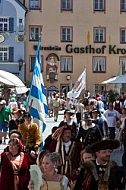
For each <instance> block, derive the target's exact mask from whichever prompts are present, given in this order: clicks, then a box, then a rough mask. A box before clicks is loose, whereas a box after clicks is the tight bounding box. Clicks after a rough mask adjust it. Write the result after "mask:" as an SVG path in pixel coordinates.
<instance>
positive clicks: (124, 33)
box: [120, 28, 126, 43]
mask: <svg viewBox="0 0 126 190" xmlns="http://www.w3.org/2000/svg"><path fill="white" fill-rule="evenodd" d="M120 42H121V43H126V28H124V29H121V30H120Z"/></svg>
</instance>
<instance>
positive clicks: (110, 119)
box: [104, 109, 120, 127]
mask: <svg viewBox="0 0 126 190" xmlns="http://www.w3.org/2000/svg"><path fill="white" fill-rule="evenodd" d="M104 116H105V118H106V122H107V124H108V127H116V119H117V118H118V119H119V118H120V113H119V112H118V111H116V110H114V109H113V110H112V111H111V110H106V111H105V112H104Z"/></svg>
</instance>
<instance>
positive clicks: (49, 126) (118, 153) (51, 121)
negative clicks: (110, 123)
mask: <svg viewBox="0 0 126 190" xmlns="http://www.w3.org/2000/svg"><path fill="white" fill-rule="evenodd" d="M63 112H64V111H60V112H59V117H58V121H57V122H55V121H54V118H53V117H47V118H46V122H47V127H46V129H45V131H44V133H43V135H42V137H43V141H44V140H45V138H46V137H47V136H48V135H49V134H51V130H52V128H53V127H54V126H58V125H59V123H60V121H61V120H63ZM117 134H118V129H117V131H116V136H117ZM7 142H8V139H7ZM6 146H7V145H3V144H2V145H0V153H1V152H2V151H3V149H4V148H5V147H6ZM122 154H123V150H120V149H119V148H118V149H116V150H114V151H113V153H112V155H111V159H112V160H114V161H116V162H117V164H118V165H119V166H121V165H122V164H121V158H122Z"/></svg>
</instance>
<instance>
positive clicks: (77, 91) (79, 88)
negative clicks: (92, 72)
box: [67, 69, 86, 99]
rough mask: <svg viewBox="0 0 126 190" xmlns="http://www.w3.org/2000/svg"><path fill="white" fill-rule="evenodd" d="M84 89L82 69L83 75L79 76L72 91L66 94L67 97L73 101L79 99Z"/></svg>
mask: <svg viewBox="0 0 126 190" xmlns="http://www.w3.org/2000/svg"><path fill="white" fill-rule="evenodd" d="M85 88H86V69H84V71H83V73H82V74H81V75H80V76H79V78H78V79H77V81H76V82H75V84H74V87H73V88H72V90H71V91H69V92H68V93H67V97H69V98H70V99H75V98H77V97H79V95H80V93H81V91H82V90H83V89H85Z"/></svg>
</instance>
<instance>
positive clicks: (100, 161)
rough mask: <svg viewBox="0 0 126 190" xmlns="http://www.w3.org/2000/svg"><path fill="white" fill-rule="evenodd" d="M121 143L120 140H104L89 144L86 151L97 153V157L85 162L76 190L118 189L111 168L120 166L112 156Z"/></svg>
mask: <svg viewBox="0 0 126 190" xmlns="http://www.w3.org/2000/svg"><path fill="white" fill-rule="evenodd" d="M119 145H120V143H119V141H118V140H102V141H100V142H96V143H93V144H91V145H89V146H87V148H86V151H87V152H89V153H95V155H96V159H95V160H93V161H91V160H90V161H87V162H84V163H83V165H82V166H81V171H80V173H79V176H78V178H77V181H76V184H75V188H74V190H92V189H94V190H117V189H118V188H117V186H116V185H115V182H114V180H113V176H112V174H113V172H111V170H112V169H115V168H116V170H117V167H118V166H117V164H116V163H115V162H114V161H110V156H111V153H112V150H113V149H116V148H118V147H119ZM114 178H115V176H114ZM120 179H121V178H120ZM120 185H121V180H120Z"/></svg>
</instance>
